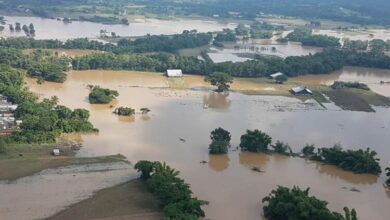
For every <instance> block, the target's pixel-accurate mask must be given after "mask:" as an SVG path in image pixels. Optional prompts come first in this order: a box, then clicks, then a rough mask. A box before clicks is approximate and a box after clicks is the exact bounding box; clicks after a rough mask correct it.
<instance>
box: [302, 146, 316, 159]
mask: <svg viewBox="0 0 390 220" xmlns="http://www.w3.org/2000/svg"><path fill="white" fill-rule="evenodd" d="M314 150H315V147H314V144H306V145H305V147H303V149H302V154H303V156H305V157H309V156H312V155H314Z"/></svg>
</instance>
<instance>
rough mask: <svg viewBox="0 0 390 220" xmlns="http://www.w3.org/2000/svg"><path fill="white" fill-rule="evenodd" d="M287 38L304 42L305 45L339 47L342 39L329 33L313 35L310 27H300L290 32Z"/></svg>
mask: <svg viewBox="0 0 390 220" xmlns="http://www.w3.org/2000/svg"><path fill="white" fill-rule="evenodd" d="M285 40H288V41H297V42H302V45H305V46H316V47H339V46H340V39H338V38H336V37H331V36H327V35H313V34H312V30H311V29H308V28H298V29H295V30H294V31H293V32H291V33H289V34H288V35H287V36H286V37H285Z"/></svg>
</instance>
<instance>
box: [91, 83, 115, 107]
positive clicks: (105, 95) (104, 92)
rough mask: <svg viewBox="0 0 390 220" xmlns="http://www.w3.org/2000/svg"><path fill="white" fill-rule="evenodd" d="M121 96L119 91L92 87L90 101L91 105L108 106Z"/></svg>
mask: <svg viewBox="0 0 390 220" xmlns="http://www.w3.org/2000/svg"><path fill="white" fill-rule="evenodd" d="M118 96H119V93H118V91H116V90H110V89H104V88H101V87H99V86H91V92H90V93H89V96H88V99H89V103H91V104H107V103H110V102H111V101H112V100H113V99H115V98H116V97H118Z"/></svg>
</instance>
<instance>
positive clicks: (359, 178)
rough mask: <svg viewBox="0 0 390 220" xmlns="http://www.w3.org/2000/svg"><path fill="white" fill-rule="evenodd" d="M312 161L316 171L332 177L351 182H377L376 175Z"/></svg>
mask: <svg viewBox="0 0 390 220" xmlns="http://www.w3.org/2000/svg"><path fill="white" fill-rule="evenodd" d="M314 163H315V168H316V169H317V170H318V172H320V173H321V174H326V175H329V176H331V177H332V178H338V179H342V180H344V181H347V182H349V183H353V184H374V183H377V182H378V177H377V176H374V175H367V174H354V173H352V172H347V171H344V170H342V169H338V168H337V167H335V166H331V165H323V164H320V163H316V162H314Z"/></svg>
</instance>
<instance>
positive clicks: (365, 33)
mask: <svg viewBox="0 0 390 220" xmlns="http://www.w3.org/2000/svg"><path fill="white" fill-rule="evenodd" d="M313 34H320V35H328V36H333V37H337V38H340V39H342V40H343V39H346V38H349V39H350V40H368V41H370V40H373V39H382V40H384V41H386V40H390V30H387V29H367V30H359V31H338V30H314V31H313Z"/></svg>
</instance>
